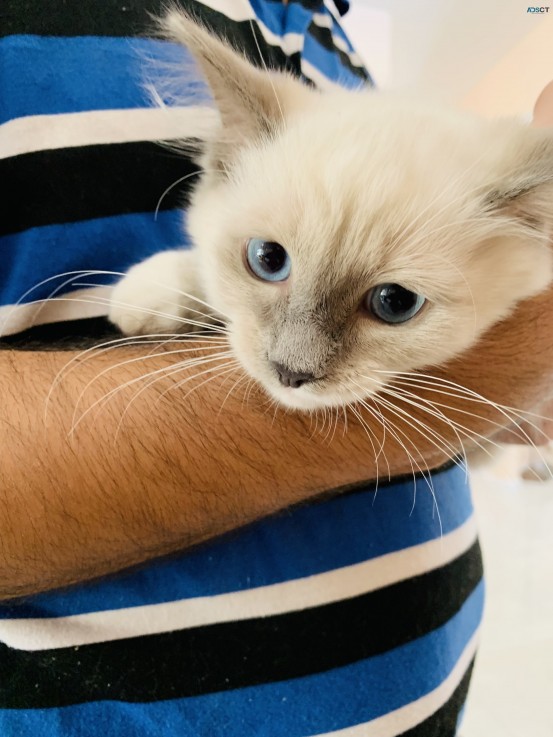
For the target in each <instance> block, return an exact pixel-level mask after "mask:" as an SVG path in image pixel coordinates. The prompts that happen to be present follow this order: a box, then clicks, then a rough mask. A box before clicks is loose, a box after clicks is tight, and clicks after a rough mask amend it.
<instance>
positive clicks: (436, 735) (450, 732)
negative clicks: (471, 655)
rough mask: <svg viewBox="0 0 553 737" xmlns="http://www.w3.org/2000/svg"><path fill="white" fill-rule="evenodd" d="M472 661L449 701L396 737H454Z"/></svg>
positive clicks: (465, 696)
mask: <svg viewBox="0 0 553 737" xmlns="http://www.w3.org/2000/svg"><path fill="white" fill-rule="evenodd" d="M473 668H474V660H473V661H472V663H471V664H470V666H469V667H468V669H467V671H466V673H465V675H464V676H463V679H462V680H461V683H460V684H459V685H458V686H457V688H456V689H455V691H454V692H453V694H452V696H451V698H450V699H449V701H447V702H446V703H445V704H444V705H443V706H442V707H441V709H438V711H436V712H435V713H434V714H432V716H431V717H429V718H428V719H425V720H424V722H421V723H420V724H418V725H417V726H416V727H413V729H409V730H408V731H407V732H402V733H401V734H400V735H397V737H455V735H456V734H457V722H458V721H459V715H460V713H461V709H462V708H463V705H464V703H465V701H466V700H467V693H468V689H469V684H470V678H471V675H472V670H473Z"/></svg>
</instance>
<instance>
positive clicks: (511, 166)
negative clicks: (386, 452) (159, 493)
mask: <svg viewBox="0 0 553 737" xmlns="http://www.w3.org/2000/svg"><path fill="white" fill-rule="evenodd" d="M164 26H165V30H166V32H167V34H168V36H169V37H170V38H171V39H172V40H174V41H177V42H179V43H182V44H184V45H185V46H187V47H188V49H189V50H190V51H191V52H192V53H193V55H194V57H195V58H196V60H197V62H198V64H199V66H200V68H201V70H202V72H203V74H204V75H205V77H206V79H207V81H208V84H209V86H210V88H211V92H212V94H213V98H214V101H215V104H216V106H217V109H218V113H219V117H220V126H219V127H218V129H217V134H216V136H215V137H214V138H213V140H210V141H207V142H206V143H205V150H204V153H203V156H202V160H201V163H202V165H203V167H204V168H205V173H204V174H203V175H202V177H201V181H200V183H199V184H198V186H197V187H196V189H195V191H194V194H193V197H192V202H191V206H190V209H189V211H188V230H189V233H190V236H191V238H192V241H193V244H194V248H193V249H191V250H182V251H169V252H164V253H160V254H158V255H156V256H153V257H152V258H150V259H149V260H147V261H145V262H143V263H141V264H139V265H138V266H135V267H133V268H132V269H131V270H130V271H129V273H128V274H127V275H126V276H125V278H123V280H122V281H121V282H120V283H119V284H118V285H117V286H116V288H115V290H114V294H113V303H112V306H111V312H110V318H111V320H112V321H113V322H114V323H115V324H116V325H118V326H119V327H120V328H121V330H122V331H123V332H124V333H126V334H145V333H152V332H160V333H168V332H183V329H184V330H186V326H185V327H184V328H183V322H182V320H183V319H184V320H186V319H191V320H196V321H197V320H198V312H197V310H199V311H200V312H205V311H206V307H205V306H204V304H203V302H204V301H205V302H206V303H208V304H209V305H210V306H212V310H213V317H214V319H219V320H221V319H222V320H224V321H225V322H226V323H227V328H228V330H229V333H230V336H229V339H230V343H231V346H232V350H233V352H234V354H235V355H236V357H237V359H238V360H239V361H240V363H241V364H242V366H243V368H244V369H245V371H246V372H247V373H248V374H249V375H251V376H252V377H254V378H255V379H256V380H257V381H258V383H259V384H261V385H262V386H263V387H264V388H265V390H266V391H267V392H268V394H269V395H270V396H271V397H273V398H274V399H276V400H277V401H278V402H280V403H281V404H283V405H286V406H288V407H292V408H296V409H302V410H312V409H317V408H320V407H328V406H331V407H332V406H340V405H342V404H343V403H347V402H351V401H355V399H356V398H358V397H359V396H363V397H368V396H370V395H372V394H375V393H376V392H377V391H378V388H379V387H382V385H383V384H385V383H387V382H388V381H389V380H390V378H391V376H392V374H390V375H388V374H383V373H378V371H388V372H396V371H402V372H404V371H410V370H414V369H419V368H423V367H425V366H429V365H436V364H441V363H443V362H445V361H447V360H448V359H450V358H452V357H453V356H455V355H457V354H459V353H461V352H462V351H464V350H465V349H467V348H468V347H469V346H470V345H472V344H473V343H474V342H475V341H476V340H477V338H478V337H479V336H480V335H481V333H482V332H483V331H485V330H487V329H488V328H490V327H491V326H492V325H493V324H494V323H496V322H498V321H499V320H501V319H503V318H504V317H506V316H507V315H508V314H509V313H510V312H511V311H512V309H513V307H514V306H515V305H516V304H517V302H519V301H520V300H523V299H525V298H527V297H530V296H532V295H534V294H536V293H537V292H539V291H541V290H543V289H544V288H545V287H546V286H547V285H548V284H549V282H550V280H551V278H552V274H553V263H552V256H551V252H550V249H549V248H548V246H547V243H548V240H549V235H550V233H551V226H552V221H553V198H552V194H553V137H552V136H551V134H548V133H547V131H544V130H533V129H530V128H528V127H527V126H525V125H523V124H521V123H519V122H516V121H513V120H497V121H483V120H479V119H477V118H475V117H472V116H470V115H468V114H463V113H460V112H455V111H450V110H444V109H441V108H435V107H431V106H428V105H425V104H422V103H418V102H416V101H413V100H409V99H404V98H402V97H399V96H396V95H394V94H390V93H381V92H375V91H372V90H367V89H365V90H363V89H360V90H357V91H351V90H345V89H341V88H338V87H336V88H335V89H332V90H330V91H326V92H324V93H322V92H319V91H316V90H314V89H311V88H309V87H307V86H305V85H303V84H302V83H301V82H300V81H298V80H296V79H294V78H292V77H291V76H289V75H286V74H283V73H278V72H263V71H261V70H259V69H257V68H255V67H253V66H252V65H250V64H249V63H248V62H247V61H246V60H245V59H244V58H243V57H242V56H241V55H240V54H238V53H237V52H236V51H234V50H233V49H231V48H230V47H229V46H228V45H226V44H224V43H223V42H221V41H220V40H218V39H217V38H215V37H213V36H211V35H210V34H209V33H208V32H207V31H206V30H205V29H204V28H202V27H201V26H199V25H197V24H196V23H195V22H194V21H193V19H191V18H190V17H188V16H185V15H183V14H182V13H179V12H178V11H172V12H170V13H169V15H168V16H167V18H166V20H165V21H164ZM162 285H167V289H165V288H164V287H163V286H162ZM180 292H187V293H189V294H191V295H193V296H196V297H198V298H199V299H200V300H202V302H197V301H195V300H194V299H190V298H187V297H185V296H182V294H180ZM177 300H178V302H179V304H178V305H175V304H171V303H174V302H175V301H177ZM125 305H129V306H125ZM169 305H171V306H169ZM132 306H136V307H137V308H139V309H137V310H136V311H133V310H132ZM140 308H147V309H149V310H153V311H155V310H159V311H161V312H162V313H166V314H167V313H170V314H167V317H162V316H159V315H157V316H156V315H154V316H152V315H151V314H148V313H146V312H141V311H140ZM172 315H174V317H172ZM200 319H202V318H200ZM193 328H194V326H191V329H193ZM382 377H386V378H382Z"/></svg>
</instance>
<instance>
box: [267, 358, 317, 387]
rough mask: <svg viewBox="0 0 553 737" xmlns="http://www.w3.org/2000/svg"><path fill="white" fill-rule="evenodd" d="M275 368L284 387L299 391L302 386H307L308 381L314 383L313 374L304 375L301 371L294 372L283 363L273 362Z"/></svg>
mask: <svg viewBox="0 0 553 737" xmlns="http://www.w3.org/2000/svg"><path fill="white" fill-rule="evenodd" d="M271 364H272V365H273V368H274V369H275V371H276V372H277V374H278V378H279V381H280V383H281V384H282V386H289V387H291V388H292V389H297V388H298V387H300V386H301V385H302V384H306V383H307V382H308V381H313V379H314V378H315V376H314V375H313V374H302V373H300V372H299V371H292V370H291V369H289V368H288V367H287V366H284V364H282V363H277V362H276V361H271Z"/></svg>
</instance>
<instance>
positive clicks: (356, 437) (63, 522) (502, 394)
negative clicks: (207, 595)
mask: <svg viewBox="0 0 553 737" xmlns="http://www.w3.org/2000/svg"><path fill="white" fill-rule="evenodd" d="M538 346H539V349H538ZM144 353H145V352H144V351H142V352H140V350H139V349H138V348H135V349H131V348H124V349H123V348H122V349H119V351H118V352H117V356H116V359H115V358H113V356H110V354H109V353H104V354H98V355H97V356H96V357H95V358H93V359H92V360H90V361H87V362H83V363H81V364H80V365H79V367H78V368H77V369H76V370H74V371H72V372H71V373H69V374H68V375H67V377H66V378H65V379H64V380H63V381H61V382H60V384H59V387H58V388H56V389H55V391H54V392H53V393H52V397H51V402H50V405H49V413H48V418H47V421H46V422H45V420H44V402H45V398H46V395H47V393H48V390H49V389H50V387H51V385H52V382H53V380H54V379H55V377H56V374H57V373H58V371H60V370H61V369H62V368H63V367H64V366H65V365H66V364H67V362H68V361H69V360H70V359H71V358H72V357H73V355H72V354H71V353H67V352H26V351H25V352H17V351H4V352H0V391H1V396H2V406H1V407H0V444H1V447H2V461H1V464H2V481H1V487H0V598H4V599H5V598H9V597H14V596H21V595H26V594H30V593H34V592H37V591H41V590H46V589H50V588H54V587H58V586H63V585H67V584H70V583H73V582H76V581H82V580H86V579H90V578H93V577H97V576H101V575H104V574H107V573H109V572H113V571H116V570H120V569H122V568H124V567H126V566H130V565H134V564H138V563H141V562H143V561H145V560H148V559H150V558H152V557H155V556H159V555H163V554H166V553H170V552H173V551H177V550H181V549H183V548H186V547H188V546H190V545H193V544H196V543H199V542H201V541H202V540H206V539H208V538H210V537H213V536H215V535H218V534H221V533H224V532H226V531H228V530H231V529H233V528H236V527H239V526H240V525H244V524H247V523H249V522H251V521H254V520H255V519H258V518H260V517H262V516H265V515H268V514H271V513H273V512H276V511H278V510H280V509H283V508H285V507H287V506H290V505H291V504H294V503H297V502H302V501H305V500H308V499H310V498H313V497H314V496H316V495H317V494H320V493H321V492H323V491H324V490H328V489H333V488H338V487H341V486H344V485H348V484H355V483H359V482H362V481H363V480H368V479H372V478H375V477H376V474H377V464H378V465H379V472H380V474H381V475H382V474H383V473H384V472H386V473H387V471H388V469H387V466H386V465H385V464H384V463H383V461H382V459H380V460H379V461H378V462H377V461H375V451H374V446H376V448H378V447H379V445H378V444H379V442H380V441H381V440H382V438H383V435H382V427H381V424H380V421H379V420H378V419H375V418H374V417H373V418H371V417H370V416H369V415H368V414H367V415H365V416H364V419H365V421H366V422H367V423H368V425H369V427H370V428H371V430H372V432H373V433H374V434H375V437H374V438H373V439H372V440H369V438H368V436H367V434H366V432H365V429H364V428H363V427H362V426H361V425H360V424H359V423H358V422H356V421H355V418H354V417H353V416H350V417H349V418H348V429H347V432H346V433H343V432H342V430H341V428H340V429H339V430H338V431H337V432H336V433H335V434H334V437H333V439H332V442H329V441H328V440H327V441H325V440H324V433H321V434H315V435H314V436H313V437H312V438H311V435H312V431H313V428H312V427H310V421H309V419H308V418H307V417H306V416H302V415H300V414H294V413H287V412H284V411H280V410H279V411H278V412H277V414H276V420H275V421H273V413H272V411H271V412H267V411H266V406H263V402H259V401H256V400H255V399H252V400H251V401H250V402H243V394H241V393H240V392H238V391H237V392H231V393H230V395H229V396H228V397H227V393H228V391H229V389H230V386H231V381H230V380H229V382H227V383H224V382H222V381H221V383H220V384H217V383H216V382H210V383H206V384H203V385H202V386H198V387H197V389H195V390H194V391H193V392H192V393H190V394H188V396H186V397H185V395H186V393H187V392H188V390H189V388H188V386H186V387H181V388H178V387H175V389H174V391H172V392H170V393H169V394H168V395H167V397H166V398H165V399H162V400H160V401H159V402H158V403H157V404H156V399H157V398H158V397H159V394H160V393H161V391H163V390H165V389H167V387H168V385H167V384H162V385H161V386H160V389H159V390H157V391H156V389H155V388H151V389H149V390H148V391H146V392H144V393H143V394H142V395H141V397H140V398H139V399H138V400H137V401H136V402H134V403H133V404H132V405H131V406H130V409H129V410H128V411H127V414H126V415H125V417H124V419H123V422H122V424H121V427H120V431H119V434H118V436H117V439H116V433H117V430H118V427H119V423H120V421H121V417H122V412H123V411H124V409H125V407H126V406H127V404H128V402H129V399H130V398H131V397H132V394H133V386H134V390H136V386H137V385H131V386H130V387H129V389H128V390H127V391H122V392H120V393H118V394H115V395H114V396H113V398H112V399H111V401H110V402H109V403H107V405H106V406H105V408H104V409H103V410H102V411H101V412H100V413H99V414H98V415H97V416H96V418H95V419H94V412H91V413H90V414H89V416H88V417H87V418H86V419H85V420H83V422H82V423H81V424H80V425H79V427H78V429H77V431H76V432H75V433H74V435H73V436H72V437H68V432H69V430H70V429H71V426H72V423H73V411H74V408H75V405H76V402H77V400H78V398H79V395H80V394H81V392H82V390H83V389H84V387H85V386H86V385H87V383H88V382H89V381H90V380H92V379H94V377H96V376H98V374H99V373H100V372H101V371H103V370H104V369H107V368H109V367H110V366H112V365H114V364H115V363H118V364H119V366H118V367H117V368H114V369H113V370H111V371H108V372H107V373H106V374H105V375H104V376H103V377H102V378H101V379H99V380H97V381H95V382H93V383H92V384H91V386H90V387H89V389H88V390H87V392H86V394H85V397H84V398H85V400H86V401H85V404H83V405H82V406H81V409H80V411H84V410H85V409H86V406H87V404H86V402H88V406H90V404H91V403H93V402H94V401H96V400H97V399H99V398H101V397H102V396H104V395H105V394H106V393H107V392H108V391H110V390H111V389H113V388H114V387H115V386H118V385H120V384H122V383H123V382H125V381H132V380H133V379H135V378H137V377H138V376H139V374H141V373H143V372H144V371H145V364H144V363H143V362H142V361H135V362H134V363H127V364H126V365H122V363H123V361H125V360H128V359H133V358H137V357H139V356H140V355H144ZM172 360H173V359H172V356H171V355H167V356H159V357H157V358H152V359H148V363H147V366H148V369H147V370H149V371H151V370H155V369H158V368H162V367H163V366H166V365H171V364H172ZM552 365H553V290H550V291H549V292H548V293H546V294H544V295H541V296H539V297H537V298H535V299H533V300H530V301H528V302H526V303H524V304H522V305H521V306H520V308H519V309H518V310H517V312H516V314H515V315H513V316H512V317H511V318H510V319H509V320H507V321H505V322H504V323H502V324H501V325H500V326H498V327H496V328H495V329H494V330H493V331H491V333H490V334H488V335H487V336H485V338H484V339H483V340H482V341H481V343H480V344H479V345H478V346H476V347H475V348H474V349H473V350H472V351H470V352H469V353H468V354H467V355H466V356H464V357H463V359H462V360H458V361H456V362H455V363H454V364H452V366H450V367H449V368H448V369H447V370H446V369H444V370H442V371H441V372H440V373H439V374H438V373H437V372H433V373H436V375H439V376H440V377H441V378H443V379H445V380H448V381H453V382H457V383H459V384H461V385H463V386H466V387H468V388H469V389H473V390H475V391H478V392H479V393H480V394H482V395H484V396H486V397H488V398H489V399H491V400H493V401H496V402H501V403H504V404H509V405H514V406H517V407H519V408H521V409H528V408H530V407H533V406H535V405H536V404H537V403H538V402H539V400H540V398H541V397H542V396H543V395H544V392H545V391H546V390H547V391H549V385H550V382H551V369H550V367H551V366H552ZM489 366H493V371H489V370H488V367H489ZM190 371H192V370H190ZM186 376H187V374H186V373H182V374H180V375H179V377H178V380H182V379H183V378H186ZM169 381H173V382H174V383H175V384H176V382H177V379H176V378H173V379H169ZM413 391H414V392H415V394H416V395H417V396H418V397H420V398H421V399H422V400H424V399H428V400H436V399H437V396H436V393H435V392H433V391H432V389H429V388H426V389H424V388H423V387H419V388H413ZM442 399H443V398H442ZM396 404H397V406H400V407H401V406H402V405H401V404H400V403H399V402H397V403H396ZM447 404H448V405H449V407H450V409H442V411H443V412H444V415H445V416H448V417H450V418H451V419H453V420H460V421H462V422H463V423H464V424H465V425H466V426H468V427H470V429H471V431H472V432H480V433H483V434H488V433H490V431H491V428H492V429H493V426H491V425H490V420H492V421H496V422H499V423H503V424H505V423H506V422H507V420H506V419H505V417H504V416H502V415H501V414H500V413H498V412H497V411H495V410H493V408H492V407H491V406H490V405H485V404H479V405H477V406H476V408H475V405H470V406H469V409H470V411H472V412H475V413H478V415H479V417H471V418H467V417H465V416H464V415H463V414H462V411H463V410H466V409H467V404H466V402H465V401H464V400H463V399H462V398H461V396H459V397H455V396H452V397H447ZM403 409H404V410H405V411H409V412H411V413H412V414H413V413H414V414H415V416H416V417H418V418H420V420H421V421H424V422H425V423H427V425H428V426H429V427H430V428H431V429H433V430H434V431H435V432H436V433H439V434H440V435H442V436H443V437H444V438H445V439H447V440H448V442H450V443H451V444H454V445H456V444H457V445H458V439H457V437H456V435H455V433H454V432H453V431H452V430H451V428H450V427H449V426H448V425H447V424H446V423H444V422H443V421H442V420H440V419H437V418H436V417H432V416H431V415H428V414H427V413H426V412H424V411H423V410H418V411H417V410H415V409H413V408H412V407H411V406H409V405H403ZM382 412H383V414H384V416H387V418H388V419H389V420H390V421H393V422H394V423H395V424H396V426H397V427H399V428H400V430H401V432H403V433H405V434H406V435H407V436H409V437H411V438H412V440H413V443H414V444H415V445H416V446H417V449H418V452H419V454H420V455H419V456H416V457H417V462H418V463H419V464H420V465H421V466H423V465H427V466H428V467H435V466H438V465H440V464H442V463H443V462H444V461H446V460H447V459H448V457H449V455H450V453H449V452H448V451H447V449H446V448H445V447H444V446H442V447H436V445H435V444H434V442H433V441H432V436H426V437H425V436H424V435H422V434H420V433H419V432H418V430H417V429H416V427H415V426H414V425H413V423H412V422H410V421H408V420H407V419H406V418H403V419H402V418H398V417H397V416H393V415H390V413H387V412H386V411H385V410H384V409H383V410H382ZM399 437H400V438H401V437H402V436H401V435H399ZM404 442H405V440H404ZM385 453H386V457H387V459H388V463H389V466H390V470H391V473H392V475H398V474H402V473H410V472H411V470H412V469H411V464H410V462H409V460H408V458H407V456H406V453H405V449H404V448H402V447H401V444H400V443H398V442H397V440H395V439H394V437H393V436H392V435H391V434H390V433H387V434H386V438H385ZM411 453H412V454H413V455H416V451H415V450H414V448H411Z"/></svg>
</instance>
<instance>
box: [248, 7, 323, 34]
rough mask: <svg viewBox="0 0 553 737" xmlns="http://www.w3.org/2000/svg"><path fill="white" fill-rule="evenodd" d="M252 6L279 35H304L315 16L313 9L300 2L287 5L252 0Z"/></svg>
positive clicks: (271, 29) (265, 23) (267, 25)
mask: <svg viewBox="0 0 553 737" xmlns="http://www.w3.org/2000/svg"><path fill="white" fill-rule="evenodd" d="M250 6H251V7H252V8H253V11H254V13H255V15H256V16H257V18H258V19H259V20H260V21H261V22H262V23H263V24H264V25H265V26H266V27H267V28H268V29H269V30H270V31H271V32H272V33H274V34H275V35H277V36H284V34H286V33H298V34H300V35H301V36H303V35H304V34H305V31H306V30H307V28H308V26H309V24H310V23H311V19H312V17H313V11H312V10H310V9H308V8H305V7H303V5H301V4H300V3H291V4H290V5H288V6H286V5H284V3H271V2H269V3H268V2H267V0H250ZM321 10H322V8H321ZM326 12H327V13H328V11H326Z"/></svg>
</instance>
